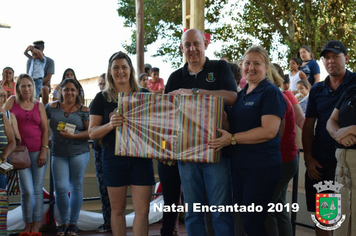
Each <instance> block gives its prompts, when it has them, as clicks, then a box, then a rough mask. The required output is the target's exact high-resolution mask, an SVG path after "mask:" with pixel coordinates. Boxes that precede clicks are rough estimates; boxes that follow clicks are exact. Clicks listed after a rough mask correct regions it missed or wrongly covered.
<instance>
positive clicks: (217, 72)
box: [165, 57, 237, 93]
mask: <svg viewBox="0 0 356 236" xmlns="http://www.w3.org/2000/svg"><path fill="white" fill-rule="evenodd" d="M180 88H185V89H191V88H199V89H206V90H228V91H234V92H237V86H236V83H235V80H234V77H233V75H232V73H231V69H230V66H229V64H228V63H227V62H226V61H224V60H219V61H216V60H209V58H207V57H206V61H205V64H204V66H203V68H202V70H201V71H200V72H199V73H198V74H191V73H190V72H189V71H188V63H185V65H184V67H182V68H179V69H178V70H176V71H174V72H173V73H172V74H171V75H170V76H169V79H168V81H167V84H166V88H165V93H169V92H172V91H174V90H177V89H180Z"/></svg>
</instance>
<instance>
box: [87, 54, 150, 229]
mask: <svg viewBox="0 0 356 236" xmlns="http://www.w3.org/2000/svg"><path fill="white" fill-rule="evenodd" d="M106 81H107V86H106V88H105V89H104V90H103V91H102V92H99V93H98V94H97V95H96V97H95V98H94V100H93V102H92V105H91V107H90V125H89V135H90V138H91V139H101V140H102V141H101V144H102V148H103V150H102V151H103V163H102V164H103V167H102V168H103V174H104V184H105V185H106V186H107V188H108V193H109V199H110V205H111V230H112V233H113V235H115V236H117V235H126V222H125V209H126V194H127V188H128V186H130V188H131V194H132V202H133V207H134V212H135V219H134V223H133V229H134V232H135V235H136V234H137V235H148V213H149V205H150V199H151V192H152V185H154V184H155V181H154V175H153V165H152V160H151V159H144V158H134V157H128V156H115V131H116V128H117V127H119V126H121V125H122V124H123V122H124V117H123V116H122V115H121V114H117V106H118V94H119V93H123V92H140V91H141V92H142V91H145V92H148V91H147V90H145V89H141V88H140V86H139V84H138V82H137V80H136V79H135V70H134V68H133V65H132V62H131V59H130V58H129V56H128V55H127V54H126V53H123V52H118V53H115V54H113V55H112V56H111V57H110V59H109V65H108V69H107V73H106Z"/></svg>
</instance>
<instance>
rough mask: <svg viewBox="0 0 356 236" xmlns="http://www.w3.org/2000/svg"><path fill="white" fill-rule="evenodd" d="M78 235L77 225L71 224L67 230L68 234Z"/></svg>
mask: <svg viewBox="0 0 356 236" xmlns="http://www.w3.org/2000/svg"><path fill="white" fill-rule="evenodd" d="M77 235H78V227H77V225H69V227H68V230H67V236H77Z"/></svg>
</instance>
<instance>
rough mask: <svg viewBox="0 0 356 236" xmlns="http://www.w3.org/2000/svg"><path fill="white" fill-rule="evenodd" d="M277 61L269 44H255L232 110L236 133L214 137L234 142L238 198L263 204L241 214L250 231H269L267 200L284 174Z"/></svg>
mask: <svg viewBox="0 0 356 236" xmlns="http://www.w3.org/2000/svg"><path fill="white" fill-rule="evenodd" d="M271 66H273V65H272V64H271V63H270V60H269V56H268V53H267V51H266V50H265V49H264V48H263V47H261V46H253V47H251V48H249V49H248V50H247V51H246V53H245V55H244V57H243V66H242V67H243V74H244V76H245V78H246V80H247V81H248V84H247V85H246V87H245V88H244V89H243V90H241V91H240V92H239V94H238V99H237V101H236V103H235V104H234V105H233V106H232V107H231V108H228V109H227V115H228V121H229V124H230V132H231V133H229V132H227V131H225V130H222V129H218V131H219V132H221V133H222V136H221V137H220V138H217V139H215V140H212V141H210V142H209V143H210V146H211V148H214V149H215V150H220V149H221V148H222V147H225V146H229V145H231V147H230V148H231V153H233V156H232V158H231V166H232V173H231V174H232V182H233V193H234V198H235V201H236V203H237V204H239V205H246V206H247V205H250V204H252V203H254V204H255V205H261V206H262V207H263V210H262V211H261V212H246V213H241V217H242V222H243V226H244V229H245V231H246V233H247V235H259V236H261V235H267V232H266V228H265V221H266V217H267V204H268V203H269V202H271V201H272V197H273V194H274V192H275V190H276V187H277V185H278V183H279V181H280V179H281V167H282V157H281V153H280V138H279V127H280V124H281V120H282V119H283V115H284V113H285V110H286V102H285V99H284V97H283V95H282V93H281V92H280V91H279V89H278V88H277V87H276V86H275V85H274V84H273V83H271V81H272V82H273V81H274V77H273V76H272V67H271ZM241 114H244V115H243V116H241ZM261 192H263V194H261Z"/></svg>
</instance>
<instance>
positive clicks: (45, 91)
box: [27, 40, 54, 105]
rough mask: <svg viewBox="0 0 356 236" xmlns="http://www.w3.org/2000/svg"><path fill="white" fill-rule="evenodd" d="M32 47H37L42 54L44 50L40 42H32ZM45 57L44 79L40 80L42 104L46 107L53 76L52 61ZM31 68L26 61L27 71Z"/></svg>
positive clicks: (42, 43)
mask: <svg viewBox="0 0 356 236" xmlns="http://www.w3.org/2000/svg"><path fill="white" fill-rule="evenodd" d="M33 46H38V47H39V48H40V50H41V52H42V53H43V50H44V42H43V41H42V40H40V41H35V42H33ZM43 55H44V54H43ZM45 57H46V64H45V66H44V77H43V78H42V84H43V85H42V88H41V96H42V103H43V104H44V105H46V104H47V103H48V97H49V93H50V91H51V78H52V75H53V74H54V61H53V60H52V59H51V58H49V57H47V56H45ZM30 66H31V61H30V60H28V61H27V71H28V70H29V68H30Z"/></svg>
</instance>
